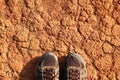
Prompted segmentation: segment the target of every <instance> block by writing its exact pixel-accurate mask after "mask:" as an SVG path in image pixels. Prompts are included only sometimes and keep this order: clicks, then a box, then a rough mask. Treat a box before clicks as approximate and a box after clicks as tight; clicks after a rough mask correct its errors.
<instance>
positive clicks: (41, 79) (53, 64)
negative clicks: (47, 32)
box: [36, 52, 86, 80]
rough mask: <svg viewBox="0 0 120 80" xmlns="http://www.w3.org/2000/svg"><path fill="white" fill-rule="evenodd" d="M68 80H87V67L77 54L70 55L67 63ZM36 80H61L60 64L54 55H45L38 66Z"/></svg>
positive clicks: (50, 53) (66, 76)
mask: <svg viewBox="0 0 120 80" xmlns="http://www.w3.org/2000/svg"><path fill="white" fill-rule="evenodd" d="M65 74H66V75H64V76H63V77H65V78H66V80H86V65H85V62H84V60H83V59H82V57H81V56H80V55H78V54H77V53H70V54H69V55H68V56H67V58H66V61H65ZM36 80H59V62H58V58H57V56H56V55H55V54H54V53H52V52H49V53H46V54H44V55H43V56H42V57H41V58H40V59H39V61H38V63H37V66H36Z"/></svg>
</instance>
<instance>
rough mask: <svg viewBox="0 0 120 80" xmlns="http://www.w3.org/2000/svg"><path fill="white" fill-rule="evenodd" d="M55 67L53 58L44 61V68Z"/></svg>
mask: <svg viewBox="0 0 120 80" xmlns="http://www.w3.org/2000/svg"><path fill="white" fill-rule="evenodd" d="M54 65H55V59H54V57H53V56H48V57H47V58H46V60H45V61H44V66H54Z"/></svg>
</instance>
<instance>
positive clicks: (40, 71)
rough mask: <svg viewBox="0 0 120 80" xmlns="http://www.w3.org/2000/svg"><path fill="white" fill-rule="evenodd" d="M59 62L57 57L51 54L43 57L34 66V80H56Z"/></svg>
mask: <svg viewBox="0 0 120 80" xmlns="http://www.w3.org/2000/svg"><path fill="white" fill-rule="evenodd" d="M58 79H59V62H58V58H57V56H56V55H55V54H54V53H52V52H49V53H46V54H45V55H43V56H42V57H41V58H40V59H39V61H38V63H37V66H36V80H58Z"/></svg>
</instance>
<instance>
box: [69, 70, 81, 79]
mask: <svg viewBox="0 0 120 80" xmlns="http://www.w3.org/2000/svg"><path fill="white" fill-rule="evenodd" d="M79 79H80V72H79V70H77V69H70V70H69V80H79Z"/></svg>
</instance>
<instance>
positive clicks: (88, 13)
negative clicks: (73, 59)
mask: <svg viewBox="0 0 120 80" xmlns="http://www.w3.org/2000/svg"><path fill="white" fill-rule="evenodd" d="M48 51H52V52H54V53H55V54H56V55H57V56H58V58H59V61H60V68H61V69H60V72H61V73H62V71H63V64H64V60H65V57H66V56H67V55H68V54H69V53H70V52H76V53H79V54H80V55H81V56H82V57H83V59H84V60H85V62H86V66H87V80H120V0H0V80H35V70H34V69H35V65H36V62H37V60H38V58H39V57H40V56H42V55H43V54H44V53H46V52H48ZM60 78H61V80H64V79H63V78H62V76H60Z"/></svg>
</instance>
